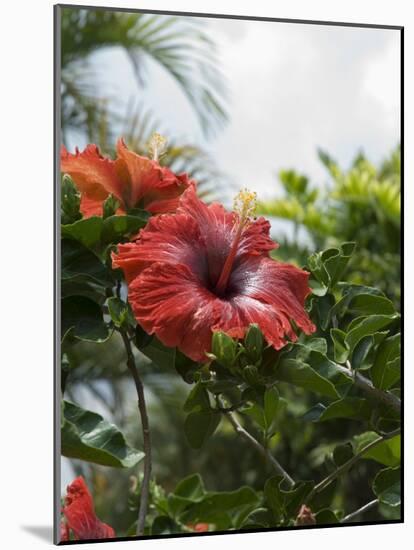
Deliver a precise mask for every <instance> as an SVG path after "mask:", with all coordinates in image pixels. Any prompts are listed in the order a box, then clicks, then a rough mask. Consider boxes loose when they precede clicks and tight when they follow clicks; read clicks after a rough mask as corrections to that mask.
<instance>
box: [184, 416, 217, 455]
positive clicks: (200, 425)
mask: <svg viewBox="0 0 414 550" xmlns="http://www.w3.org/2000/svg"><path fill="white" fill-rule="evenodd" d="M219 424H220V415H219V414H217V413H214V412H211V411H198V412H192V413H190V414H189V415H188V416H187V418H186V419H185V422H184V433H185V435H186V437H187V440H188V442H189V443H190V445H191V447H193V448H194V449H200V448H201V447H202V446H203V444H204V443H205V442H206V441H207V439H208V438H209V437H211V436H212V435H213V434H214V432H215V431H216V429H217V427H218V425H219Z"/></svg>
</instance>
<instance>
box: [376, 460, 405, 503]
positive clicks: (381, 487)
mask: <svg viewBox="0 0 414 550" xmlns="http://www.w3.org/2000/svg"><path fill="white" fill-rule="evenodd" d="M372 489H373V491H374V493H375V494H376V496H377V497H378V499H379V501H380V502H381V503H383V504H386V505H388V506H392V507H394V506H399V505H400V504H401V471H400V468H386V469H385V470H381V471H380V472H378V474H377V475H376V476H375V479H374V483H373V486H372Z"/></svg>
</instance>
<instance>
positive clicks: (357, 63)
mask: <svg viewBox="0 0 414 550" xmlns="http://www.w3.org/2000/svg"><path fill="white" fill-rule="evenodd" d="M165 17H167V16H165ZM205 27H207V30H208V32H209V34H210V35H211V36H212V37H213V38H214V39H215V42H216V43H217V46H218V51H219V60H220V64H221V68H222V70H223V72H224V74H225V75H226V77H227V84H228V88H229V93H230V101H229V103H228V111H229V115H230V122H229V124H228V125H227V127H226V128H225V129H224V130H223V131H222V132H221V133H220V134H219V135H218V136H216V138H215V139H213V140H210V141H208V142H207V143H206V142H204V141H203V139H202V136H201V132H200V129H199V126H198V123H197V119H196V117H195V115H194V112H193V111H192V110H191V107H190V106H189V105H188V102H187V100H186V98H185V97H184V94H183V93H182V92H181V91H180V89H179V88H178V87H177V85H176V84H175V82H174V81H173V80H172V79H171V78H170V77H169V76H168V75H167V74H166V73H165V71H164V70H163V69H162V68H159V67H157V66H156V65H151V66H150V67H149V74H150V78H149V79H148V82H149V84H148V86H147V87H146V89H145V90H142V89H141V90H137V85H136V80H135V78H134V75H133V72H132V69H131V65H130V63H129V61H128V59H127V58H126V56H125V54H124V53H123V52H122V51H120V50H119V51H114V50H113V49H112V50H111V51H105V50H104V51H101V52H99V53H98V54H95V55H94V57H93V62H94V66H95V68H96V70H97V73H98V75H99V78H100V79H101V81H102V86H103V88H104V89H105V88H107V89H110V90H111V91H112V92H115V93H116V96H117V98H118V99H117V101H118V102H119V104H120V105H122V104H126V103H127V102H128V100H130V99H131V98H132V97H136V98H137V99H140V100H142V101H144V103H145V104H148V105H150V106H151V107H152V108H153V110H154V111H155V112H156V113H157V116H158V117H159V118H160V119H162V121H163V124H164V127H165V128H167V129H168V130H170V131H171V134H172V135H174V136H179V137H182V138H184V139H188V140H190V141H193V142H197V143H199V144H202V145H203V146H204V147H206V148H207V149H208V150H209V151H211V152H212V153H214V158H215V159H216V162H217V163H218V165H219V167H220V168H221V169H222V170H224V171H225V172H226V173H227V174H228V175H229V176H230V177H231V179H232V180H233V181H234V182H235V183H236V186H238V187H242V186H248V187H251V188H253V189H255V190H256V191H258V193H259V195H260V196H261V197H264V198H265V197H269V196H272V195H274V194H275V193H277V192H278V186H277V178H276V176H275V175H276V174H277V172H278V171H279V170H280V169H282V168H295V169H297V170H299V171H302V172H304V173H306V174H307V175H308V176H310V178H311V180H312V182H314V183H315V184H317V185H321V184H324V183H325V181H326V178H327V176H326V173H325V171H324V169H323V167H322V166H321V164H320V162H319V161H318V158H317V153H316V152H317V148H318V147H321V148H322V149H324V150H326V151H328V152H329V153H330V154H331V156H333V157H334V158H336V159H337V160H338V161H339V162H340V164H341V165H342V166H343V167H346V166H347V165H349V163H350V161H351V160H352V158H353V157H354V156H355V154H356V153H357V152H358V150H363V151H364V152H365V153H366V154H367V155H368V157H369V158H370V159H371V160H372V161H374V162H377V161H379V160H381V159H382V158H383V157H384V156H385V155H387V154H388V153H389V151H390V149H391V148H392V147H395V146H396V145H397V143H398V142H399V124H400V117H399V109H400V57H399V55H400V53H399V40H400V38H399V32H398V31H395V30H380V29H366V28H348V27H333V26H323V25H306V24H294V23H275V22H263V21H237V20H222V19H207V20H205ZM76 144H78V145H83V144H82V143H76ZM69 145H71V146H73V145H75V143H74V144H69Z"/></svg>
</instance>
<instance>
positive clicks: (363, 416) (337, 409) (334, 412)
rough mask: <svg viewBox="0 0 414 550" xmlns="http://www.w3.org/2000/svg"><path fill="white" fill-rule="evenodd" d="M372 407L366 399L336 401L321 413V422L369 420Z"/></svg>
mask: <svg viewBox="0 0 414 550" xmlns="http://www.w3.org/2000/svg"><path fill="white" fill-rule="evenodd" d="M371 412H372V409H371V406H370V404H369V403H368V401H367V400H366V399H363V398H360V397H345V398H344V399H340V400H339V401H334V402H333V403H331V404H330V405H328V406H327V407H326V409H324V410H323V411H322V412H321V415H320V417H319V419H318V420H319V421H320V422H322V421H324V420H332V419H334V418H350V419H354V420H369V418H370V417H371Z"/></svg>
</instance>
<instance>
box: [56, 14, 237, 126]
mask: <svg viewBox="0 0 414 550" xmlns="http://www.w3.org/2000/svg"><path fill="white" fill-rule="evenodd" d="M200 23H201V22H200V21H198V20H194V19H190V18H185V17H173V16H168V15H149V14H136V13H135V14H127V13H116V12H108V11H105V10H98V9H97V10H78V9H76V10H75V9H72V8H64V9H63V16H62V67H63V68H65V67H67V66H68V65H70V64H71V63H73V62H76V61H78V60H80V59H83V60H85V59H87V58H88V56H89V55H90V54H91V53H92V52H95V51H97V50H99V49H102V48H104V47H114V46H118V47H122V48H123V49H124V51H125V52H126V54H127V55H128V57H129V59H130V61H131V63H132V66H133V68H134V72H135V75H136V79H137V83H138V85H140V86H142V85H143V84H145V83H146V82H147V81H148V77H147V69H148V67H147V64H148V63H147V62H148V61H149V60H153V61H155V62H156V63H158V64H159V65H161V66H162V67H163V68H164V69H165V70H166V71H167V72H168V74H170V76H171V77H172V78H173V79H174V80H175V81H176V83H177V84H178V85H179V86H180V88H181V90H182V91H183V93H184V94H185V95H186V97H187V99H188V100H189V102H190V103H191V105H192V106H193V108H194V109H195V111H196V113H197V115H198V118H199V121H200V124H201V127H202V129H203V131H204V133H205V135H206V136H209V135H211V134H212V133H213V132H214V131H215V130H217V129H219V128H220V127H221V126H222V125H223V124H224V123H225V122H226V120H227V113H226V109H225V97H226V91H225V86H224V77H223V74H222V73H221V72H220V70H219V68H218V60H217V53H216V48H215V44H214V43H213V41H212V40H211V39H210V38H209V36H208V34H207V33H206V32H205V30H204V29H203V28H202V26H201V24H200Z"/></svg>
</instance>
